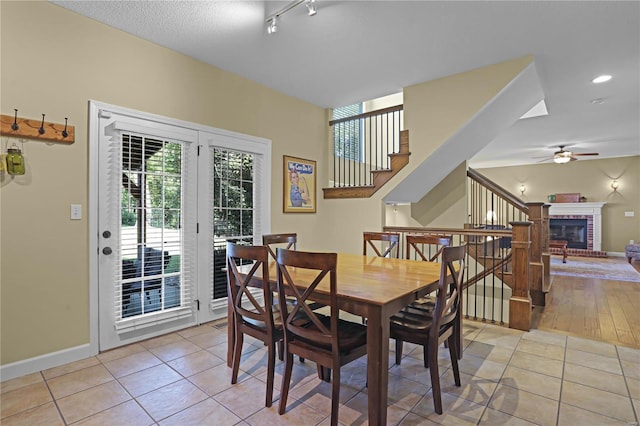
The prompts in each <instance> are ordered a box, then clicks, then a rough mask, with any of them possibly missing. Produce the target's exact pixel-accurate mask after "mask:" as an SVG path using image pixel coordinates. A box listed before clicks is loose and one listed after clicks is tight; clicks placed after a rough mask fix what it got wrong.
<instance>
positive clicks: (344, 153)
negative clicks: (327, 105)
mask: <svg viewBox="0 0 640 426" xmlns="http://www.w3.org/2000/svg"><path fill="white" fill-rule="evenodd" d="M358 114H362V104H361V103H359V104H353V105H348V106H344V107H340V108H335V109H334V110H333V120H339V119H341V118H347V117H353V116H355V115H358ZM362 136H363V129H362V120H349V121H343V122H341V123H336V124H334V125H333V141H334V152H335V155H336V157H342V158H345V159H348V160H354V161H362V160H363V158H362V157H363V149H362Z"/></svg>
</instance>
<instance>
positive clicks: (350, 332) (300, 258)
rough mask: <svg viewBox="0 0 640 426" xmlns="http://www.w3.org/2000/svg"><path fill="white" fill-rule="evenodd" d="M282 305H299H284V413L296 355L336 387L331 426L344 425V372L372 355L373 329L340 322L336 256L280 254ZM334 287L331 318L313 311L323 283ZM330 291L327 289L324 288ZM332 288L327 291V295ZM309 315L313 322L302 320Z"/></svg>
mask: <svg viewBox="0 0 640 426" xmlns="http://www.w3.org/2000/svg"><path fill="white" fill-rule="evenodd" d="M276 255H277V262H278V275H277V283H278V292H279V294H280V297H279V300H281V301H282V300H284V295H285V294H288V295H293V297H295V299H296V301H297V303H296V304H295V305H290V304H286V303H285V304H283V303H281V304H280V310H281V312H282V323H283V326H284V344H285V361H284V362H285V371H284V375H283V376H282V387H281V395H280V407H279V413H280V414H284V413H285V411H286V407H287V397H288V394H289V386H290V383H291V373H292V370H293V355H298V356H301V357H304V358H305V359H308V360H311V361H314V362H315V363H316V364H317V365H318V369H319V373H320V372H321V373H322V375H323V377H322V378H323V379H324V380H327V381H328V380H330V379H331V372H333V378H332V379H333V382H332V387H331V389H332V391H331V425H337V424H338V405H339V401H340V367H341V366H343V365H345V364H347V363H349V362H351V361H353V360H355V359H357V358H360V357H361V356H363V355H365V354H366V353H367V328H366V327H365V326H363V325H361V324H357V323H354V322H349V321H345V320H341V319H340V318H339V308H338V298H337V273H336V265H337V259H338V256H337V254H336V253H311V252H302V251H292V250H286V249H280V248H279V249H277V252H276ZM327 281H328V284H329V288H328V290H329V305H328V306H329V310H330V315H328V316H327V315H322V314H320V313H318V312H316V311H313V310H312V309H311V308H310V307H309V304H308V303H307V302H308V299H310V298H312V297H313V293H314V291H315V290H316V288H317V287H318V285H319V284H320V283H321V282H322V283H326V282H327ZM323 286H324V284H323ZM324 289H326V287H323V290H324ZM301 313H304V314H305V318H307V319H308V322H307V323H306V324H305V323H301V321H300V320H299V319H297V318H296V317H298V318H299V317H300V314H301Z"/></svg>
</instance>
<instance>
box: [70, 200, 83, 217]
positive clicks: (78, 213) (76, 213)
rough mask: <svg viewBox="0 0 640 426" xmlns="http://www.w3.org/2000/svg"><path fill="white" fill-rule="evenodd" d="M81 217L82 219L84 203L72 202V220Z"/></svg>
mask: <svg viewBox="0 0 640 426" xmlns="http://www.w3.org/2000/svg"><path fill="white" fill-rule="evenodd" d="M80 219H82V205H81V204H71V220H80Z"/></svg>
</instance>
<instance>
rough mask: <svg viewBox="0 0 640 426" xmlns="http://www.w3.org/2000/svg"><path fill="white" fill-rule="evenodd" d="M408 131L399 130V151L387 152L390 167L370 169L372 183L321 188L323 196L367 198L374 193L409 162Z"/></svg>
mask: <svg viewBox="0 0 640 426" xmlns="http://www.w3.org/2000/svg"><path fill="white" fill-rule="evenodd" d="M410 155H411V152H409V131H408V130H402V131H400V151H399V152H397V153H391V154H388V156H389V158H390V160H391V161H390V168H388V169H378V170H371V171H370V173H371V174H372V175H373V184H372V185H359V186H343V187H335V188H323V189H322V191H323V193H324V198H368V197H371V196H372V195H373V194H375V193H376V191H378V190H379V189H380V188H382V186H384V184H385V183H387V182H388V181H389V180H391V178H392V177H394V176H395V175H396V174H398V172H399V171H400V170H402V169H403V168H404V167H405V166H406V165H407V164H409V156H410Z"/></svg>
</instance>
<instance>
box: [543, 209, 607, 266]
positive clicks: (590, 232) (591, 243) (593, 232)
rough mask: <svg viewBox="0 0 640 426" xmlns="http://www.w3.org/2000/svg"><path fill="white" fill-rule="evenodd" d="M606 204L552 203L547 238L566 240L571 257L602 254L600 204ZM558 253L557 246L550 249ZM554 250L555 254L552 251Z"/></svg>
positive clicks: (605, 254)
mask: <svg viewBox="0 0 640 426" xmlns="http://www.w3.org/2000/svg"><path fill="white" fill-rule="evenodd" d="M605 204H606V203H604V202H600V203H552V204H551V207H550V208H549V222H550V225H552V226H550V234H549V235H550V236H549V238H550V239H562V240H567V241H569V246H568V247H569V248H568V254H569V255H571V256H586V257H606V256H607V253H606V252H604V251H602V206H604V205H605ZM549 251H550V252H551V253H554V254H559V253H560V251H559V249H550V250H549ZM556 252H557V253H556Z"/></svg>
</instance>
